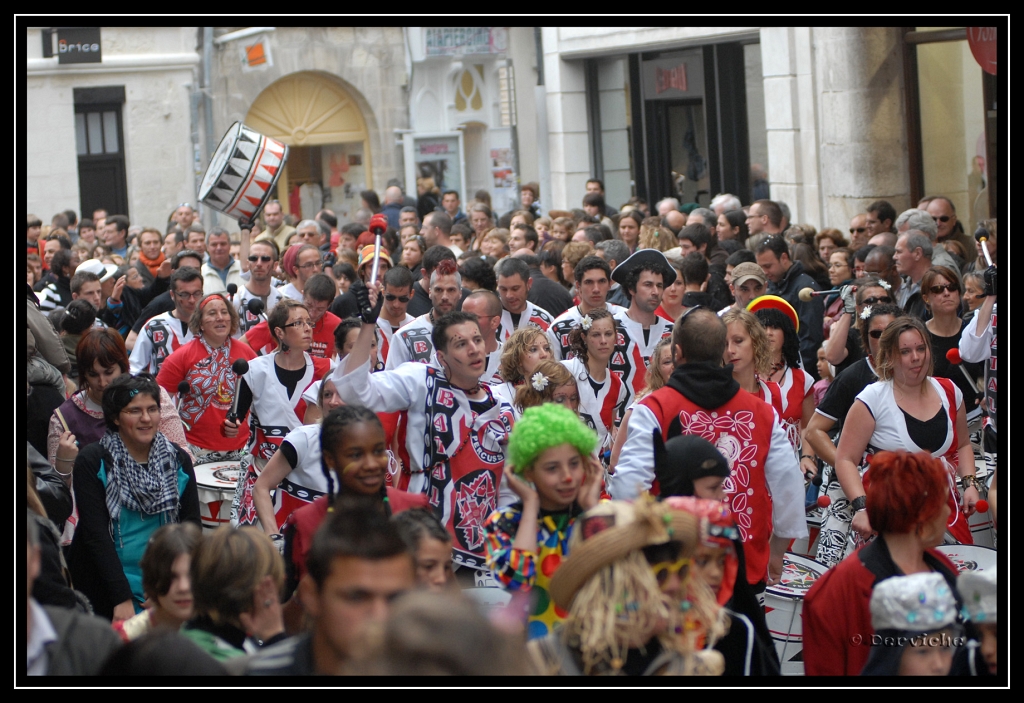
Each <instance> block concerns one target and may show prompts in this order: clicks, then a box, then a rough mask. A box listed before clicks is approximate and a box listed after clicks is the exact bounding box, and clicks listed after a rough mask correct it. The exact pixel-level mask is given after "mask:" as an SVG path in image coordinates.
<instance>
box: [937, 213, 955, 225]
mask: <svg viewBox="0 0 1024 703" xmlns="http://www.w3.org/2000/svg"><path fill="white" fill-rule="evenodd" d="M932 219H933V220H935V221H936V222H942V223H946V222H949V221H950V220H952V219H953V218H952V217H950V216H949V215H942V216H940V217H932Z"/></svg>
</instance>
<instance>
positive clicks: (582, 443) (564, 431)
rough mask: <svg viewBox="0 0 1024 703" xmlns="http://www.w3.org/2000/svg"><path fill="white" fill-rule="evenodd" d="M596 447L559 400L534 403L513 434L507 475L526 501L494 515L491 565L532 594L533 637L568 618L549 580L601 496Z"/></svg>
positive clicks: (506, 582)
mask: <svg viewBox="0 0 1024 703" xmlns="http://www.w3.org/2000/svg"><path fill="white" fill-rule="evenodd" d="M596 447H597V435H596V434H595V433H594V431H593V430H591V429H590V428H589V427H587V426H586V424H584V423H583V421H582V420H580V418H579V416H578V415H577V414H576V413H574V412H572V411H571V410H569V409H568V408H565V407H563V406H561V405H556V404H554V403H545V404H544V405H540V406H537V407H532V408H527V409H526V411H525V412H524V413H523V416H522V417H521V418H520V419H519V420H518V421H517V422H516V424H515V426H514V427H513V428H512V434H511V435H510V436H509V441H508V449H507V452H506V455H505V457H506V458H505V469H506V471H505V476H506V477H507V478H508V484H509V487H510V488H511V489H512V490H513V491H514V492H515V493H516V495H518V496H519V497H520V498H521V500H520V502H518V503H515V504H513V505H511V506H509V507H507V508H500V509H498V510H496V511H495V512H494V513H492V514H491V516H490V517H489V518H488V520H487V523H486V525H485V530H486V533H487V565H488V566H489V567H490V568H491V570H492V571H493V572H494V577H495V578H496V579H497V580H498V581H500V582H501V583H502V585H503V586H504V587H505V588H506V589H508V590H509V591H524V592H529V593H530V595H531V606H530V616H529V623H528V626H527V627H528V636H529V637H530V638H531V639H532V638H534V637H543V636H544V635H546V634H547V633H548V632H550V631H551V629H552V628H553V627H554V626H555V625H556V624H558V623H559V622H561V621H562V619H563V618H564V617H565V612H564V611H561V610H560V609H557V608H556V607H555V604H554V602H553V601H552V600H551V598H550V596H549V595H548V583H549V582H550V581H551V577H552V575H554V573H555V570H556V569H557V568H558V566H559V564H561V562H562V560H563V559H564V558H565V557H567V556H568V544H569V535H570V533H571V529H572V525H573V523H574V521H575V519H576V517H577V516H578V515H580V514H582V513H583V512H585V511H586V510H588V509H590V508H592V507H593V506H594V505H596V504H597V503H598V501H599V500H600V496H601V477H602V474H603V470H602V468H601V465H600V463H599V462H598V460H597V459H596V457H594V456H593V452H594V449H595V448H596Z"/></svg>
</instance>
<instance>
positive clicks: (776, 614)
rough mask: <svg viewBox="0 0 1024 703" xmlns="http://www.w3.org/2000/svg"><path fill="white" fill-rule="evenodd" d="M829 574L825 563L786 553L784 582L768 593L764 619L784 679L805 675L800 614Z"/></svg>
mask: <svg viewBox="0 0 1024 703" xmlns="http://www.w3.org/2000/svg"><path fill="white" fill-rule="evenodd" d="M826 571H828V567H827V566H825V565H824V564H821V563H819V562H816V561H814V560H813V559H808V558H807V557H802V556H800V555H798V554H793V553H791V552H786V556H785V559H784V560H783V570H782V583H779V584H777V585H775V586H769V587H768V588H767V589H766V590H765V598H764V617H765V621H766V622H767V623H768V631H769V632H771V635H772V639H773V640H774V641H775V651H776V652H777V653H778V655H779V662H780V663H781V665H782V674H783V675H784V676H803V673H804V657H803V649H804V637H803V621H802V618H801V614H802V613H803V609H804V596H805V595H807V591H808V590H810V588H811V586H812V585H814V582H815V581H816V580H818V577H819V576H821V575H822V574H824V573H825V572H826Z"/></svg>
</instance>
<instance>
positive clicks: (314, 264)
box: [296, 261, 324, 269]
mask: <svg viewBox="0 0 1024 703" xmlns="http://www.w3.org/2000/svg"><path fill="white" fill-rule="evenodd" d="M310 266H312V267H313V268H316V269H322V268H323V267H324V262H323V261H310V262H309V263H308V264H299V265H298V266H296V268H300V269H308V268H309V267H310Z"/></svg>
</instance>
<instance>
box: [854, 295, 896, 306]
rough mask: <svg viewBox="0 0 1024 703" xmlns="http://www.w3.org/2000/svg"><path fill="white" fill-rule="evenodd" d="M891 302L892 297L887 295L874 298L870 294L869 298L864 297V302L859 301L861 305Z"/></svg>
mask: <svg viewBox="0 0 1024 703" xmlns="http://www.w3.org/2000/svg"><path fill="white" fill-rule="evenodd" d="M891 302H892V298H890V297H889V296H887V295H883V296H881V297H880V298H876V297H874V296H872V297H870V298H865V299H864V302H863V303H861V304H862V305H874V304H875V303H891Z"/></svg>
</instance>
